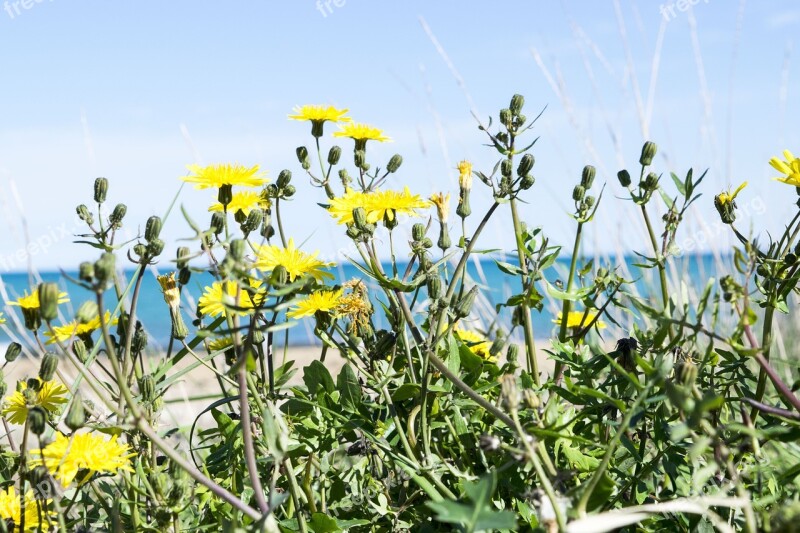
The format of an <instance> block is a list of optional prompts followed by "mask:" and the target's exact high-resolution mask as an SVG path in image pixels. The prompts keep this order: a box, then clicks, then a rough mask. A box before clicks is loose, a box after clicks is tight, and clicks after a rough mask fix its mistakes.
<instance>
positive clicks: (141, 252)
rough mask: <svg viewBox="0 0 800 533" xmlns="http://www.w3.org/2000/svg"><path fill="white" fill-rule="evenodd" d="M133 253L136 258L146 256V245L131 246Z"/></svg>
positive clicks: (138, 243)
mask: <svg viewBox="0 0 800 533" xmlns="http://www.w3.org/2000/svg"><path fill="white" fill-rule="evenodd" d="M133 253H135V254H136V255H137V256H138V257H144V256H145V255H147V245H146V244H142V243H140V242H137V243H136V244H134V245H133Z"/></svg>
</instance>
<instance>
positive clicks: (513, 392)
mask: <svg viewBox="0 0 800 533" xmlns="http://www.w3.org/2000/svg"><path fill="white" fill-rule="evenodd" d="M499 381H500V398H501V400H502V402H503V403H504V404H505V406H506V408H507V409H508V410H509V411H511V412H515V411H516V410H517V409H518V408H519V389H517V378H516V377H514V375H512V374H505V375H503V376H500V380H499Z"/></svg>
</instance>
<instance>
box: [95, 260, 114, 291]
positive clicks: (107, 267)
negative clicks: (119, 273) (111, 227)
mask: <svg viewBox="0 0 800 533" xmlns="http://www.w3.org/2000/svg"><path fill="white" fill-rule="evenodd" d="M116 261H117V258H116V256H115V255H114V254H112V253H111V252H104V253H103V255H101V256H100V259H98V260H97V261H95V263H94V276H95V278H96V279H97V281H98V283H99V284H100V286H101V288H105V287H106V285H107V284H108V283H110V282H111V281H112V280H113V279H114V267H115V264H116Z"/></svg>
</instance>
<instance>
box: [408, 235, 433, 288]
mask: <svg viewBox="0 0 800 533" xmlns="http://www.w3.org/2000/svg"><path fill="white" fill-rule="evenodd" d="M427 230H428V228H427V227H425V224H422V223H420V222H417V223H416V224H414V225H413V226H411V239H412V240H411V242H410V243H409V246H410V247H411V253H412V255H414V256H415V257H416V258H417V260H418V261H419V269H418V270H417V273H416V274H415V277H419V276H427V275H428V271H430V270H431V267H432V265H433V264H432V263H431V256H430V249H431V248H433V241H432V240H431V239H430V238H429V237H428V236H427V235H426V233H427Z"/></svg>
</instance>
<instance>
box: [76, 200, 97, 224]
mask: <svg viewBox="0 0 800 533" xmlns="http://www.w3.org/2000/svg"><path fill="white" fill-rule="evenodd" d="M75 212H76V213H77V214H78V218H80V219H81V220H83V221H84V222H86V223H87V224H90V225H91V224H92V223H94V217H93V216H92V214H91V213H90V212H89V208H88V207H86V206H85V205H83V204H81V205H79V206H78V207H76V208H75Z"/></svg>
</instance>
